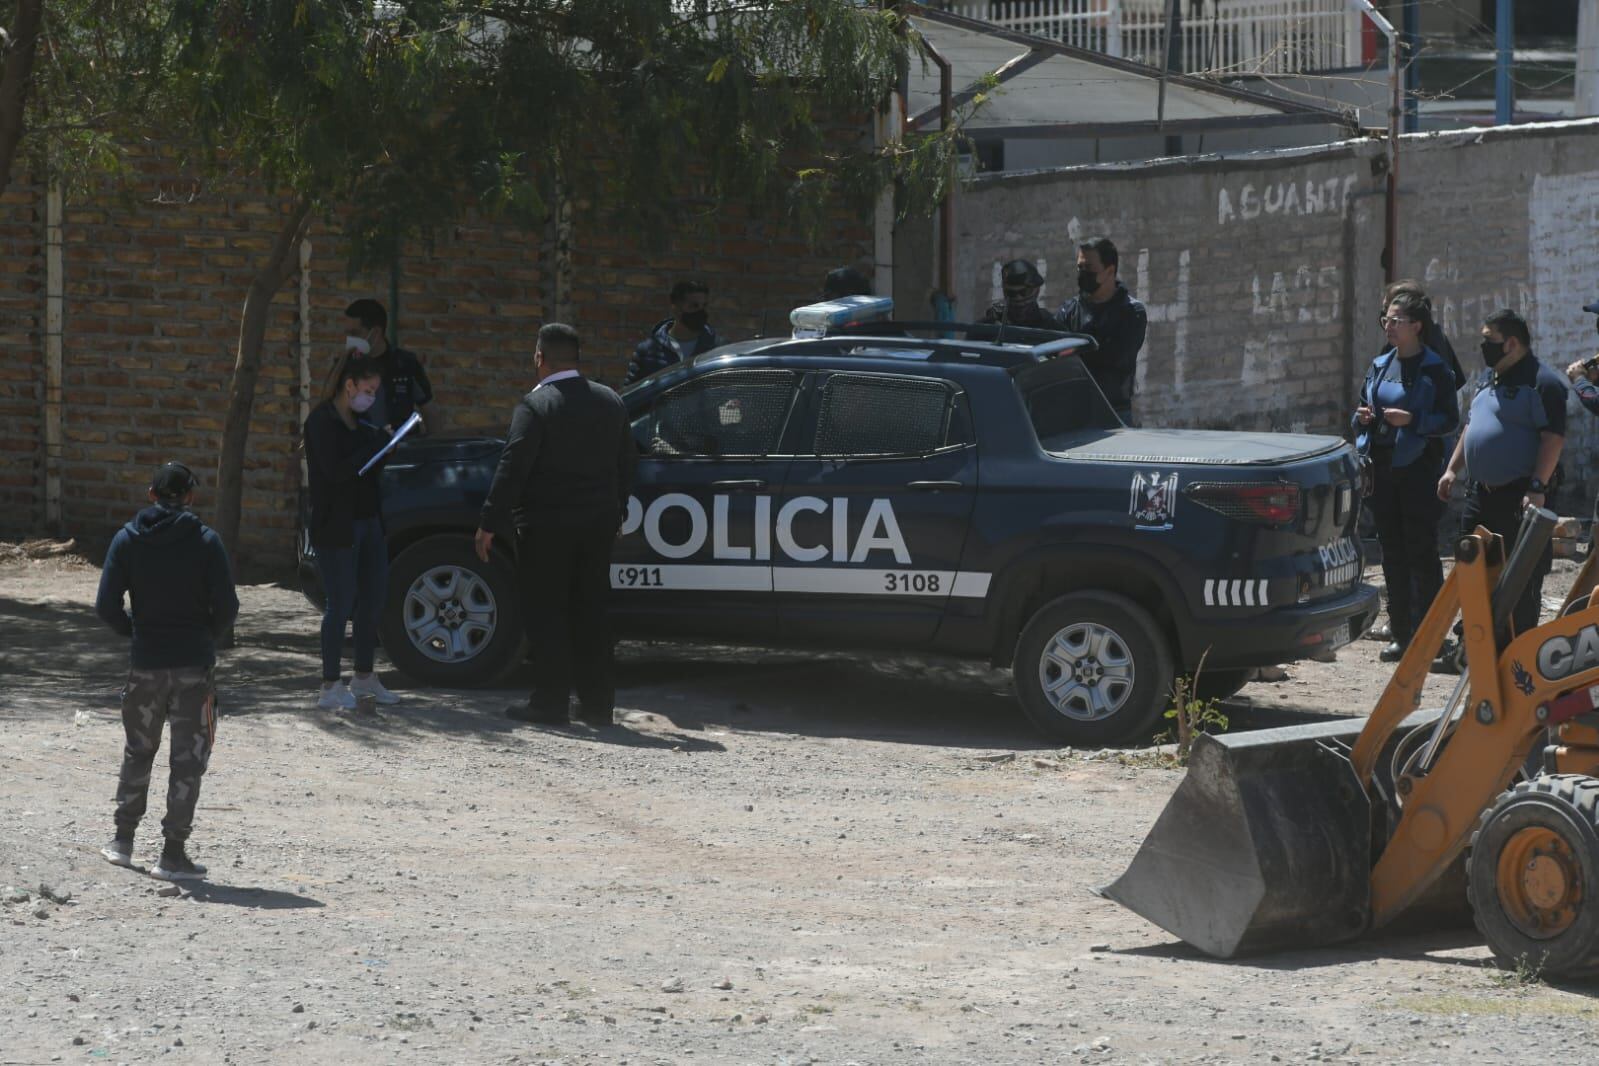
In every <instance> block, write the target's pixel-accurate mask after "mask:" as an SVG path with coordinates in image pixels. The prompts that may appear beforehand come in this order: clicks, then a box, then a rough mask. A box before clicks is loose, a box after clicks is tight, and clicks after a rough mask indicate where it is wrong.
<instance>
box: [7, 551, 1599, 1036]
mask: <svg viewBox="0 0 1599 1066" xmlns="http://www.w3.org/2000/svg"><path fill="white" fill-rule="evenodd" d="M97 576H98V575H97V572H96V571H95V570H94V569H93V568H92V567H89V566H86V565H83V564H81V563H74V562H72V561H70V560H43V561H27V560H21V561H17V560H13V561H11V562H7V563H4V564H3V565H0V627H3V630H0V631H3V632H4V634H5V635H4V637H3V638H0V641H3V643H0V901H10V902H0V1064H16V1063H35V1062H39V1063H43V1062H79V1061H87V1062H127V1063H135V1062H153V1061H164V1062H185V1061H186V1062H195V1063H236V1064H254V1063H273V1064H277V1063H301V1062H304V1063H323V1062H338V1063H341V1064H347V1066H361V1064H368V1063H373V1064H376V1063H393V1062H418V1063H467V1062H471V1063H478V1062H484V1063H536V1062H563V1063H591V1062H592V1063H706V1062H728V1063H793V1064H797V1063H804V1062H815V1063H847V1062H855V1063H862V1064H867V1063H897V1062H906V1063H984V1064H987V1063H1048V1062H1060V1061H1078V1060H1082V1061H1089V1062H1234V1061H1238V1062H1288V1063H1300V1062H1307V1061H1325V1062H1361V1063H1370V1062H1384V1063H1387V1062H1428V1063H1431V1062H1438V1063H1445V1062H1448V1063H1455V1062H1464V1061H1474V1062H1484V1063H1488V1062H1504V1063H1519V1062H1525V1061H1527V1060H1528V1056H1529V1052H1528V1049H1529V1048H1536V1049H1537V1052H1536V1054H1537V1057H1538V1058H1540V1059H1543V1060H1546V1061H1562V1060H1579V1059H1582V1058H1587V1057H1590V1056H1591V1048H1592V1047H1593V1045H1594V1042H1595V1038H1596V1037H1599V1006H1596V1004H1595V1002H1594V1001H1593V999H1592V997H1591V993H1590V990H1589V989H1588V988H1586V987H1584V986H1580V985H1571V986H1562V987H1553V986H1550V985H1547V984H1544V983H1540V982H1538V981H1536V980H1526V979H1524V978H1525V975H1520V976H1518V975H1516V974H1510V973H1504V972H1501V971H1499V970H1497V969H1495V968H1493V967H1491V966H1490V965H1489V964H1488V954H1487V951H1486V950H1485V949H1484V948H1483V947H1482V946H1481V945H1480V944H1478V943H1477V942H1476V940H1475V937H1474V936H1473V935H1472V934H1471V933H1469V932H1465V931H1458V932H1450V933H1439V934H1432V935H1427V936H1409V937H1400V938H1394V937H1390V938H1387V939H1382V940H1371V941H1365V942H1360V943H1356V944H1353V945H1347V946H1343V947H1337V948H1331V949H1322V950H1316V951H1305V952H1298V953H1289V954H1283V955H1275V956H1270V957H1267V958H1262V959H1253V960H1248V961H1243V962H1231V963H1226V962H1217V961H1214V960H1210V959H1206V958H1204V957H1201V956H1199V955H1198V954H1197V953H1195V952H1194V951H1192V950H1191V949H1189V948H1187V947H1185V946H1183V945H1182V944H1180V943H1177V942H1174V940H1173V938H1171V937H1170V936H1168V935H1166V934H1165V933H1162V932H1161V931H1160V930H1158V929H1156V928H1154V927H1152V926H1150V925H1148V924H1147V923H1145V922H1144V921H1143V920H1142V919H1140V918H1138V917H1136V916H1134V915H1132V914H1131V913H1128V912H1126V911H1123V910H1121V909H1120V908H1119V907H1117V906H1116V905H1114V904H1111V903H1108V902H1105V901H1103V900H1101V899H1099V898H1097V897H1096V896H1094V895H1092V894H1091V893H1090V891H1089V889H1090V887H1091V886H1094V885H1098V884H1102V883H1104V882H1106V881H1108V880H1109V879H1111V878H1112V877H1114V876H1115V875H1117V874H1118V873H1120V872H1121V870H1122V869H1123V868H1124V867H1125V866H1126V864H1127V862H1128V860H1129V859H1130V858H1131V856H1132V854H1133V851H1134V849H1135V848H1136V846H1137V844H1138V842H1139V841H1140V840H1141V839H1142V837H1143V835H1144V833H1145V832H1146V831H1147V829H1148V827H1149V826H1150V825H1151V824H1152V823H1153V821H1154V819H1155V817H1156V815H1157V814H1158V813H1159V811H1160V809H1161V807H1162V805H1163V804H1164V803H1165V801H1166V799H1167V797H1168V796H1169V795H1170V793H1171V791H1172V789H1173V788H1174V787H1175V785H1176V783H1177V781H1178V780H1179V777H1180V774H1179V773H1178V772H1174V771H1169V770H1157V769H1136V768H1132V767H1129V766H1125V765H1121V764H1120V763H1118V762H1116V761H1114V760H1112V759H1108V758H1106V757H1105V756H1104V755H1103V754H1099V755H1096V754H1095V753H1089V752H1072V751H1059V750H1055V749H1052V748H1051V747H1050V746H1049V745H1047V744H1046V743H1044V742H1042V741H1040V740H1039V739H1038V738H1037V736H1036V735H1034V734H1033V733H1032V732H1031V731H1030V730H1029V728H1028V726H1027V725H1026V723H1025V721H1024V720H1023V719H1022V718H1021V716H1020V714H1019V712H1017V711H1016V710H1015V708H1014V707H1013V705H1012V703H1011V701H1010V698H1009V695H1008V692H1007V679H1006V677H1005V676H1004V675H1003V674H999V673H994V672H990V671H987V670H983V669H978V668H974V667H970V666H965V665H956V664H949V663H942V662H935V661H921V660H894V661H889V662H884V663H878V662H874V661H872V660H870V659H867V658H864V657H851V656H823V655H812V654H783V653H772V652H750V651H742V650H731V649H718V648H670V647H657V646H647V647H646V646H624V648H623V675H622V680H623V685H624V687H623V691H622V693H621V702H622V705H623V707H624V708H625V709H626V710H625V715H624V719H625V728H620V729H612V730H608V731H602V732H596V731H592V730H588V729H585V728H581V727H573V728H571V729H565V730H555V729H544V728H535V727H528V726H522V727H513V725H512V723H510V722H508V721H506V720H505V719H504V718H502V717H501V716H500V711H501V709H502V708H503V706H504V705H505V704H506V703H508V702H510V701H512V700H514V699H516V698H517V697H518V696H519V695H520V693H519V692H518V691H516V690H511V689H508V690H503V691H478V692H429V691H417V690H405V691H403V695H404V696H405V697H406V702H405V704H404V705H403V706H402V707H400V708H396V709H392V710H388V711H385V713H383V714H382V715H381V716H378V717H364V716H355V715H343V714H340V715H332V714H328V713H325V712H319V711H317V710H315V709H314V708H313V706H312V704H313V688H314V680H313V679H314V678H315V676H316V664H315V656H316V639H315V626H316V617H315V615H314V614H313V613H312V612H311V611H310V609H309V608H307V606H306V605H305V603H304V602H303V601H302V600H301V598H300V597H299V595H298V594H297V593H295V592H293V591H289V590H286V589H281V588H275V587H270V586H257V587H251V588H247V589H245V590H243V592H242V599H243V601H244V612H243V615H242V617H241V622H240V634H239V635H240V639H241V645H240V647H239V648H238V649H237V650H234V651H232V652H229V653H227V655H226V656H225V658H224V661H223V663H222V664H221V665H220V667H219V671H218V673H219V679H220V686H221V690H222V701H223V713H224V717H223V718H222V721H221V725H220V730H219V738H218V744H217V749H216V753H215V756H214V757H213V760H212V766H211V772H210V774H209V775H208V776H207V778H206V783H205V791H204V793H203V795H202V797H201V805H200V813H199V819H198V822H197V826H196V832H195V836H194V840H193V841H192V851H193V852H194V854H195V856H196V858H198V859H199V860H200V861H201V862H205V863H208V864H209V865H210V867H211V878H210V880H209V881H208V882H206V883H204V884H199V885H195V886H193V887H192V888H185V889H184V890H183V892H182V894H181V895H180V896H177V897H176V898H169V897H163V896H161V895H159V894H158V891H157V890H158V889H160V888H162V887H163V883H162V882H159V881H156V880H153V879H151V878H149V877H146V876H144V875H142V874H140V873H138V872H134V871H127V870H121V869H117V868H115V867H112V866H110V865H109V864H107V863H106V862H104V861H103V860H102V859H101V858H100V856H99V854H98V848H99V846H100V845H101V844H103V843H104V842H105V840H106V839H107V838H108V837H109V836H110V832H111V822H110V815H111V803H112V793H113V790H114V787H115V779H116V769H117V764H118V760H119V754H120V747H121V727H120V723H119V720H118V717H117V694H118V690H119V687H120V679H121V675H122V674H123V673H124V671H125V669H126V653H127V652H126V645H125V644H124V643H123V642H121V641H119V640H118V639H117V638H115V637H114V636H112V635H111V634H110V633H109V632H108V631H106V630H104V629H103V628H102V627H101V626H100V624H99V623H98V621H97V620H96V619H95V617H94V615H93V612H92V609H91V603H92V599H93V593H94V586H95V581H96V580H97ZM1557 576H1558V575H1557ZM1557 584H1558V583H1553V584H1551V586H1550V589H1549V590H1548V591H1549V593H1550V595H1555V594H1556V593H1557V592H1558V587H1557ZM1378 647H1379V645H1378V644H1376V643H1373V642H1370V641H1363V642H1360V643H1357V644H1356V645H1355V646H1353V647H1351V648H1349V649H1347V650H1345V651H1344V652H1342V653H1340V656H1339V661H1338V662H1337V663H1334V664H1310V663H1305V664H1298V665H1295V666H1293V667H1291V668H1289V674H1290V677H1289V679H1288V680H1287V681H1284V682H1281V683H1277V684H1269V685H1268V684H1255V685H1251V686H1249V687H1248V688H1246V689H1245V690H1244V693H1243V698H1242V699H1241V700H1239V701H1235V702H1234V703H1232V704H1230V705H1229V708H1228V710H1229V713H1230V714H1231V715H1232V717H1233V722H1234V726H1235V727H1238V728H1258V727H1263V726H1271V725H1277V724H1285V723H1289V722H1294V721H1301V720H1304V718H1305V717H1306V716H1310V715H1324V714H1329V713H1332V714H1348V713H1359V712H1361V711H1362V710H1364V709H1365V708H1367V707H1369V706H1370V704H1371V703H1372V702H1373V701H1374V699H1375V698H1376V695H1377V693H1378V692H1379V691H1380V689H1381V687H1382V684H1383V682H1384V680H1385V676H1386V675H1385V672H1384V670H1383V668H1381V667H1380V666H1379V665H1378V663H1377V661H1376V653H1377V649H1378ZM386 680H387V681H388V683H389V684H390V685H391V686H393V687H394V688H396V689H397V690H400V688H401V685H402V684H403V679H399V678H395V677H390V678H386ZM157 766H158V771H159V770H160V769H161V763H160V762H158V764H157ZM157 780H158V781H159V780H160V777H158V779H157ZM153 791H155V792H156V795H159V790H158V789H157V790H153ZM159 803H160V801H159V799H157V798H155V797H154V796H153V797H152V810H153V811H156V810H158V809H159ZM158 818H159V815H158V814H155V815H154V816H153V817H152V818H151V819H150V820H149V822H147V827H148V828H147V831H145V832H144V833H143V835H142V836H141V837H140V840H139V842H138V852H137V854H138V856H139V858H140V859H141V860H144V861H152V860H153V859H154V856H155V851H156V848H157V844H156V842H155V839H154V837H155V826H156V823H157V820H158ZM41 885H45V886H48V889H49V892H48V894H47V895H42V894H41V888H40V886H41ZM51 896H53V897H55V898H56V899H62V898H66V897H68V896H70V899H69V901H68V902H66V903H59V902H53V901H52V900H51V899H50V898H48V897H51ZM24 897H26V898H24Z"/></svg>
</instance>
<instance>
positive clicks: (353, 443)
mask: <svg viewBox="0 0 1599 1066" xmlns="http://www.w3.org/2000/svg"><path fill="white" fill-rule="evenodd" d="M382 383H383V375H382V369H381V368H380V367H379V366H378V364H377V361H376V360H374V359H371V358H368V357H367V356H364V355H360V354H357V353H355V352H353V351H347V352H345V354H344V357H343V358H342V359H341V360H340V361H339V364H338V367H337V369H336V371H335V373H334V374H333V376H332V377H331V378H330V380H329V388H328V390H327V395H326V397H325V398H324V399H323V402H322V403H320V404H318V405H317V407H316V409H315V410H313V411H312V412H311V415H310V417H309V418H307V419H306V420H305V458H306V468H307V470H308V472H309V475H310V478H309V480H310V497H311V522H310V527H309V531H308V532H309V535H310V540H311V546H312V547H313V548H315V549H316V565H317V572H318V573H319V574H320V576H321V578H322V589H323V592H324V594H325V597H326V604H325V605H324V607H323V609H322V690H321V692H320V694H319V695H318V698H317V704H316V705H317V707H318V708H320V709H322V710H325V711H331V710H339V709H344V710H353V709H354V708H355V706H356V699H357V697H360V696H367V697H370V698H372V699H375V700H376V701H377V702H378V703H382V704H385V705H392V704H396V703H399V702H400V698H399V697H398V696H396V695H395V694H394V693H392V692H390V691H389V690H388V689H386V688H384V687H383V683H382V682H381V681H379V680H378V679H377V676H376V675H375V674H373V672H372V661H373V656H374V654H375V652H376V649H377V633H378V617H379V616H380V615H381V614H382V612H383V602H384V599H385V597H386V596H387V594H388V584H389V552H388V547H387V545H386V544H385V543H384V535H383V498H382V494H381V491H380V489H379V485H378V476H379V474H381V473H382V471H383V465H384V463H385V462H386V461H387V458H388V455H387V450H386V447H385V446H386V445H387V444H388V443H389V439H388V436H387V435H386V434H385V433H384V432H383V431H382V430H380V429H378V428H377V427H375V426H372V425H369V424H367V423H366V422H364V421H362V419H361V415H362V414H363V413H364V412H366V411H368V410H370V409H371V407H372V404H373V403H374V402H375V400H376V398H377V392H378V389H379V388H380V387H381V386H382ZM352 617H353V619H354V622H355V677H354V679H353V680H352V681H351V682H350V685H349V687H348V688H346V687H345V685H344V684H343V682H342V679H341V677H340V672H339V669H340V659H341V653H342V651H343V649H344V627H345V625H346V624H347V623H349V622H350V621H351V619H352Z"/></svg>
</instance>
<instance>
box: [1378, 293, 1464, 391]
mask: <svg viewBox="0 0 1599 1066" xmlns="http://www.w3.org/2000/svg"><path fill="white" fill-rule="evenodd" d="M1403 292H1408V293H1412V294H1414V295H1416V296H1419V297H1421V302H1422V303H1424V304H1426V305H1427V328H1426V331H1425V332H1424V333H1422V335H1421V343H1423V344H1425V345H1426V346H1427V347H1429V348H1431V349H1432V350H1433V351H1435V352H1437V353H1438V354H1439V355H1441V356H1443V358H1444V362H1446V363H1448V364H1449V372H1450V373H1451V374H1453V375H1454V378H1455V392H1456V394H1457V399H1458V394H1459V392H1460V390H1461V389H1463V388H1465V387H1466V382H1467V381H1469V380H1470V379H1469V378H1467V377H1466V372H1465V371H1464V370H1462V369H1461V367H1460V357H1459V356H1458V355H1456V354H1455V346H1454V345H1453V344H1450V343H1449V338H1448V337H1446V336H1444V329H1443V327H1442V326H1440V325H1439V324H1438V321H1437V319H1436V318H1434V317H1433V313H1432V299H1431V298H1430V297H1429V296H1428V295H1427V293H1426V291H1425V290H1424V289H1422V287H1421V282H1419V281H1417V280H1415V279H1414V278H1400V279H1399V280H1398V281H1395V282H1390V283H1389V285H1388V287H1387V288H1385V289H1383V291H1382V314H1380V315H1378V316H1377V328H1378V329H1383V324H1382V320H1383V319H1384V318H1386V317H1387V315H1388V305H1389V304H1390V303H1392V302H1393V299H1394V297H1395V296H1398V295H1399V294H1400V293H1403ZM1384 332H1385V333H1386V332H1387V331H1386V330H1384ZM1391 347H1393V345H1392V344H1391V343H1386V338H1385V343H1384V344H1383V349H1382V350H1383V351H1384V352H1386V351H1387V350H1388V349H1389V348H1391ZM1378 354H1381V353H1380V352H1379V353H1378Z"/></svg>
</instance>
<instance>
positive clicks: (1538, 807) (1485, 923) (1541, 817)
mask: <svg viewBox="0 0 1599 1066" xmlns="http://www.w3.org/2000/svg"><path fill="white" fill-rule="evenodd" d="M1467 893H1468V895H1469V897H1470V900H1471V906H1472V911H1473V913H1474V915H1475V917H1476V922H1477V928H1478V929H1479V930H1480V931H1481V932H1482V935H1483V937H1484V938H1485V939H1486V940H1487V941H1488V947H1489V948H1491V949H1492V950H1493V953H1494V957H1495V958H1497V959H1498V960H1499V961H1500V962H1501V963H1502V964H1504V965H1507V966H1515V967H1518V968H1523V969H1527V970H1530V971H1533V972H1539V973H1545V974H1549V975H1551V976H1580V975H1587V974H1594V973H1599V779H1596V778H1592V777H1585V776H1582V775H1580V774H1552V775H1548V776H1545V777H1539V778H1536V779H1535V780H1532V781H1523V782H1521V783H1520V784H1518V785H1516V786H1515V787H1514V788H1512V789H1510V790H1509V791H1508V792H1505V793H1503V794H1502V795H1501V796H1500V797H1499V799H1498V800H1497V801H1496V802H1495V803H1494V805H1493V806H1492V807H1491V808H1489V810H1488V812H1487V813H1486V814H1484V815H1483V819H1482V825H1481V827H1480V828H1478V830H1477V832H1476V833H1475V834H1474V835H1473V836H1472V841H1471V860H1470V871H1469V879H1468V887H1467Z"/></svg>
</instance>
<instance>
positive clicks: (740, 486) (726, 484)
mask: <svg viewBox="0 0 1599 1066" xmlns="http://www.w3.org/2000/svg"><path fill="white" fill-rule="evenodd" d="M765 487H766V482H765V481H764V480H762V479H761V478H758V477H754V478H748V479H746V480H743V481H713V482H711V488H713V489H728V490H730V491H733V492H738V491H741V490H742V491H746V492H756V491H759V490H760V489H764V488H765Z"/></svg>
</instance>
